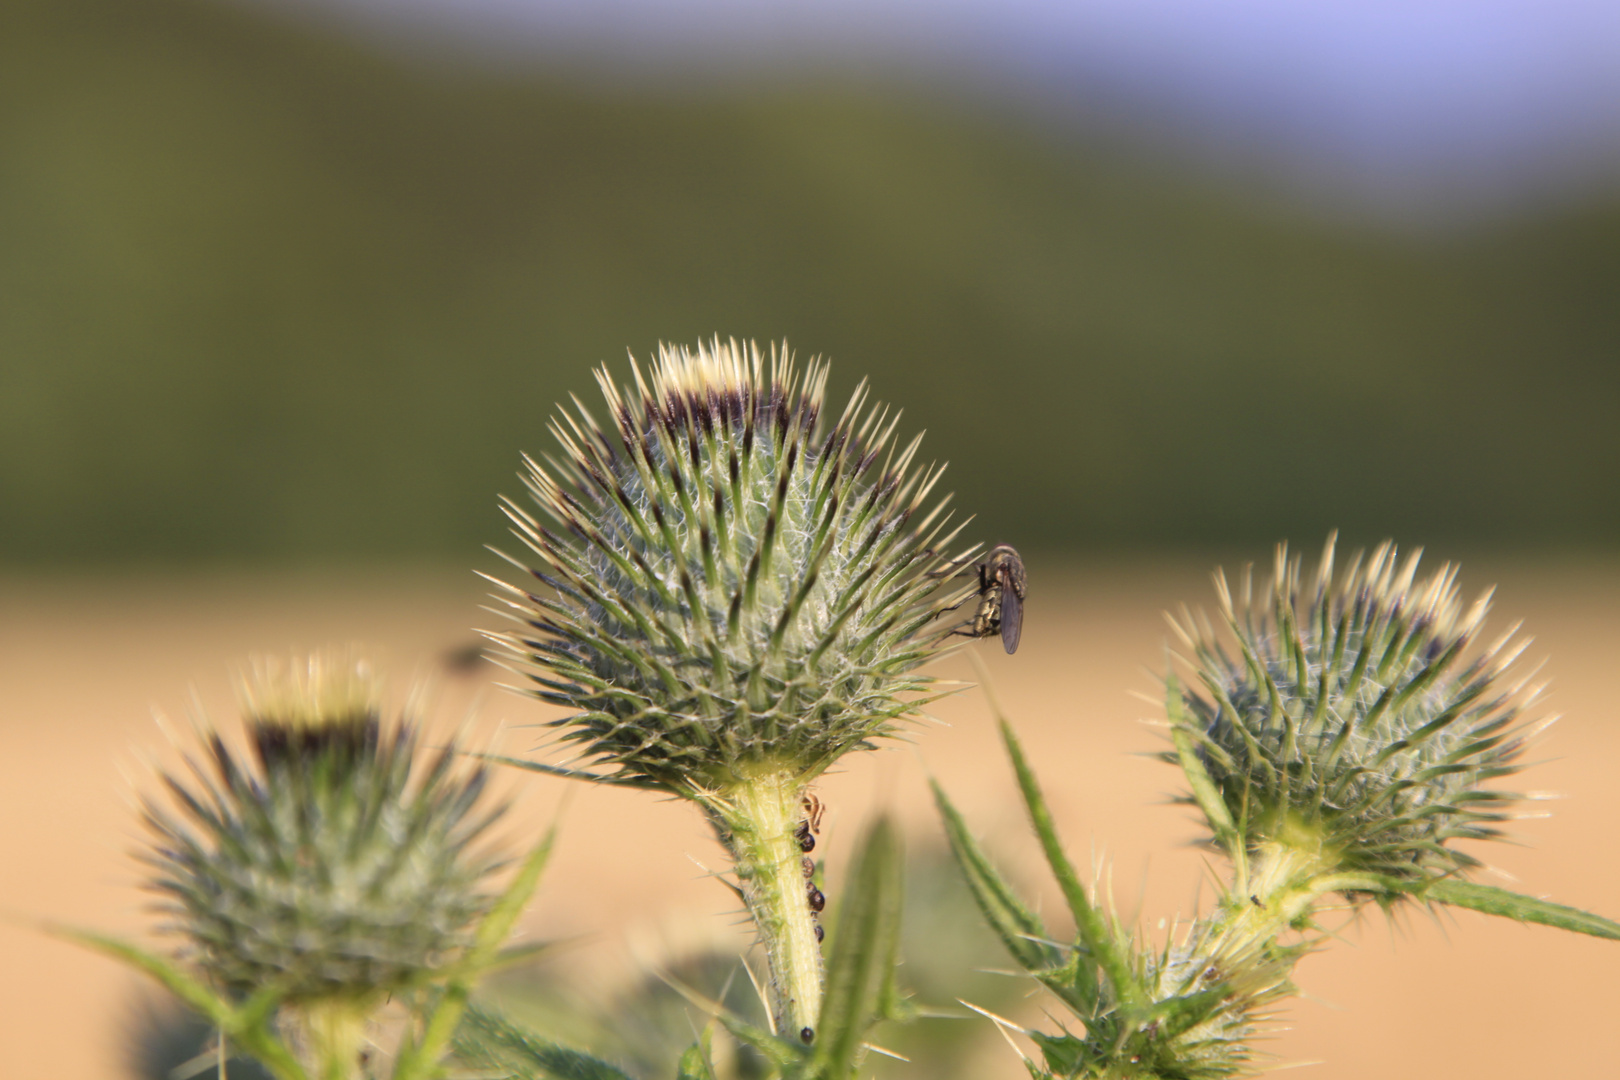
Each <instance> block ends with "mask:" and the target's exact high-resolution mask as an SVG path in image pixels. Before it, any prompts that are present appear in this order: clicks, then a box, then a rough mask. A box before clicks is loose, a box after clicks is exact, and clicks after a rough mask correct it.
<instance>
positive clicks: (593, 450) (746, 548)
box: [498, 339, 971, 1037]
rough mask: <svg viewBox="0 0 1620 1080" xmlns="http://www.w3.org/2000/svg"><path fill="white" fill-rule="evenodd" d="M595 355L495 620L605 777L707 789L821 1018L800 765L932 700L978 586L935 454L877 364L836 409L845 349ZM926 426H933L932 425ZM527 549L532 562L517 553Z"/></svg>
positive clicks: (811, 1010)
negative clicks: (934, 666) (935, 663)
mask: <svg viewBox="0 0 1620 1080" xmlns="http://www.w3.org/2000/svg"><path fill="white" fill-rule="evenodd" d="M631 374H632V377H633V382H632V384H631V385H629V386H620V385H618V384H616V383H615V382H614V381H613V380H612V378H611V377H610V376H609V374H608V373H607V371H606V370H605V369H604V370H601V371H599V372H598V373H597V382H598V384H599V385H600V386H601V389H602V395H603V397H604V398H605V399H606V404H607V411H608V415H609V417H610V419H611V426H610V427H608V428H604V427H603V426H601V425H599V424H598V423H597V421H596V419H595V418H594V417H593V416H592V415H591V413H590V411H589V410H588V409H587V408H586V407H585V406H584V405H582V404H580V403H579V402H578V401H577V400H576V401H575V410H574V411H573V412H568V411H564V412H563V413H561V414H559V415H558V416H557V417H556V418H555V419H554V420H553V421H552V424H551V430H552V432H553V434H554V435H555V436H556V438H557V441H558V443H559V444H560V446H561V451H562V452H561V454H560V455H559V456H558V457H556V458H548V459H547V462H548V464H547V465H544V466H543V465H540V464H537V463H535V462H532V461H531V462H529V466H528V473H527V476H526V477H525V482H526V483H527V485H528V488H529V491H530V494H531V495H532V496H533V498H534V501H535V503H537V504H538V507H539V510H540V516H539V517H535V516H533V515H531V514H529V513H528V512H527V511H525V510H523V509H522V508H520V507H519V506H517V505H516V504H512V503H508V505H507V508H506V509H507V513H508V515H509V516H510V518H511V519H512V521H513V523H514V525H515V526H516V529H515V531H516V533H517V535H518V536H519V537H520V538H521V539H522V541H523V542H524V543H525V544H526V545H527V547H528V548H529V550H530V551H531V552H532V553H533V554H534V556H535V557H536V558H537V559H538V560H539V565H538V566H536V567H534V568H533V569H530V568H528V567H526V566H524V565H523V564H522V563H517V565H518V566H519V567H520V568H522V569H524V570H526V571H527V572H529V573H530V574H532V576H533V578H534V579H535V580H536V581H537V582H539V583H540V585H541V586H543V588H541V589H539V590H538V591H529V590H528V589H520V588H516V587H514V586H509V585H508V586H504V588H506V589H507V591H508V596H509V602H510V605H511V608H512V611H513V614H514V617H515V619H516V621H517V622H518V623H519V624H520V627H519V629H518V630H516V631H514V632H512V633H508V634H504V635H498V640H500V641H502V642H503V643H504V644H505V646H506V648H507V649H508V650H509V651H510V652H511V653H512V654H513V656H514V659H515V660H516V661H517V663H518V664H519V666H521V667H524V668H526V669H527V670H528V671H529V672H530V673H531V677H532V678H533V680H534V683H535V686H536V689H535V691H534V692H535V694H536V696H538V697H539V698H541V699H542V700H544V701H547V702H550V703H552V704H556V705H561V706H564V707H565V708H567V709H569V710H571V711H570V713H569V715H567V716H564V717H562V718H561V719H559V720H556V721H554V723H555V725H556V726H557V727H558V729H559V731H560V733H561V737H562V739H563V740H565V741H567V742H570V743H574V744H577V748H578V752H579V755H580V757H581V758H582V759H584V760H586V761H588V762H591V763H594V764H596V765H598V766H601V767H604V768H607V769H609V770H611V771H609V772H607V773H605V774H599V775H598V778H599V779H604V780H607V781H609V782H613V783H620V784H630V785H634V786H639V787H651V788H657V789H660V790H664V791H668V792H671V793H673V794H676V795H679V796H682V797H684V798H688V799H692V800H694V801H696V802H698V803H699V804H700V805H702V806H703V808H704V809H705V811H706V812H707V814H708V816H709V818H710V820H711V822H712V823H713V825H714V827H715V830H716V833H717V835H718V836H719V838H720V840H721V843H722V844H724V845H725V847H726V849H727V850H728V852H730V854H731V856H732V858H733V861H734V865H735V869H736V874H737V878H738V883H737V888H738V891H739V892H740V893H741V894H742V896H743V898H744V900H745V902H746V903H747V904H748V908H749V911H750V913H751V914H752V915H753V917H754V921H755V924H756V926H757V927H758V929H759V932H760V937H761V938H762V940H763V941H764V943H765V946H766V952H767V956H768V958H769V961H770V967H771V972H772V996H773V1000H774V1002H775V1005H776V1020H777V1024H778V1030H781V1031H787V1032H793V1033H798V1034H799V1035H800V1036H801V1037H802V1036H803V1033H804V1032H806V1031H809V1032H810V1033H811V1037H813V1035H814V1027H815V1020H816V1014H817V1009H818V1008H819V1004H820V979H821V970H820V964H821V960H820V953H819V949H818V946H817V942H816V938H815V930H816V927H815V923H814V920H813V918H812V912H811V911H810V907H809V902H808V899H807V894H806V891H805V887H804V883H803V879H802V871H801V865H800V860H801V857H802V853H801V852H800V850H799V846H798V844H797V843H796V842H795V840H794V834H795V832H796V831H797V828H798V826H799V825H800V824H801V819H802V816H803V809H802V805H803V800H804V794H805V791H804V789H805V785H806V784H807V783H808V782H809V781H811V780H812V779H814V778H815V777H816V776H818V775H820V774H821V773H822V772H823V771H825V770H826V769H827V767H828V766H830V765H831V764H832V763H833V762H834V761H836V760H838V758H839V757H841V756H842V755H844V754H846V753H849V752H850V751H852V750H860V749H867V748H869V747H871V746H872V745H873V743H874V741H875V740H877V739H879V738H882V737H884V736H887V735H891V734H893V733H894V732H895V731H896V729H897V727H898V725H899V723H900V722H901V721H903V720H904V719H907V718H909V717H911V716H913V715H914V714H915V712H916V710H917V708H918V707H919V705H920V704H921V700H920V699H921V697H922V695H923V693H924V692H925V691H926V690H927V689H928V688H929V686H930V681H931V680H929V679H928V678H927V677H925V676H923V675H921V674H920V673H918V671H917V668H918V667H919V666H920V665H921V664H922V663H923V662H924V661H925V660H927V659H929V657H930V656H931V655H932V654H933V652H934V650H935V648H936V646H938V645H939V644H940V643H941V642H942V641H943V640H944V638H945V637H946V636H948V635H949V634H950V632H951V630H952V627H950V626H949V625H945V624H943V623H942V622H938V621H936V620H938V617H939V616H940V615H941V614H942V613H944V612H945V611H948V610H950V609H951V608H952V607H954V606H957V605H959V604H960V603H961V602H962V601H963V600H965V599H966V597H967V596H968V595H970V594H971V587H966V588H964V587H962V586H961V585H960V584H953V581H957V582H959V580H960V577H959V575H960V573H961V565H962V564H961V562H960V561H952V560H950V559H949V558H948V557H947V556H946V555H945V554H944V553H943V549H944V548H945V547H946V546H947V545H948V544H949V543H950V542H951V540H952V539H953V538H954V535H955V534H954V531H951V532H948V531H947V522H948V517H947V516H946V515H945V514H944V513H943V503H941V504H938V505H936V506H935V507H934V508H933V509H931V510H926V511H925V510H924V503H925V501H926V500H927V498H928V496H929V494H930V492H931V491H932V490H933V487H934V485H935V482H936V481H937V480H938V478H939V470H937V469H934V468H928V469H925V470H922V471H920V472H919V471H916V470H915V469H914V468H913V463H914V461H915V458H916V455H917V448H918V440H917V439H913V440H912V441H911V442H909V443H907V444H905V445H904V446H900V445H898V444H897V443H896V441H895V440H896V430H897V428H898V424H899V419H900V418H899V414H898V413H891V412H890V411H889V410H888V409H885V408H875V407H871V406H869V404H868V400H867V392H866V388H865V384H864V383H862V384H861V386H860V387H859V388H857V390H856V391H855V394H854V396H853V397H852V398H851V399H850V401H849V403H848V404H847V405H846V406H845V407H844V410H843V412H842V414H840V415H839V416H837V417H836V419H833V420H832V422H831V423H827V422H826V420H827V418H826V417H825V416H824V391H825V387H826V381H827V368H826V366H825V365H824V364H822V363H820V362H815V361H813V362H811V363H810V364H809V365H808V366H806V367H805V368H804V369H803V370H801V369H800V368H798V367H797V366H796V365H795V364H794V362H793V361H792V359H791V358H790V357H789V356H788V354H787V353H786V351H785V349H784V350H782V351H780V352H779V351H777V350H775V349H773V350H772V352H771V354H770V357H769V365H768V368H767V364H766V360H765V358H764V357H762V356H761V354H760V352H759V350H758V349H757V348H756V347H754V346H753V345H747V346H743V345H739V344H738V343H736V342H735V341H732V342H725V343H722V342H720V341H719V340H718V339H716V340H715V341H713V342H711V343H710V344H708V345H706V346H705V345H700V346H699V347H698V348H697V350H696V351H690V350H687V349H685V348H679V349H669V348H664V349H661V350H660V351H659V354H658V358H657V361H656V362H655V363H654V364H653V365H652V368H651V371H650V372H648V373H645V374H644V373H643V371H642V369H641V367H640V366H639V365H636V364H635V363H634V361H632V365H631ZM919 438H920V437H919ZM514 562H517V561H516V560H514Z"/></svg>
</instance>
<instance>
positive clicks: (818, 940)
mask: <svg viewBox="0 0 1620 1080" xmlns="http://www.w3.org/2000/svg"><path fill="white" fill-rule="evenodd" d="M826 936H827V931H825V930H823V929H822V928H821V924H820V923H816V944H817V945H820V944H821V939H822V938H824V937H826Z"/></svg>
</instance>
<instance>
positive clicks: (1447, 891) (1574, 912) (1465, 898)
mask: <svg viewBox="0 0 1620 1080" xmlns="http://www.w3.org/2000/svg"><path fill="white" fill-rule="evenodd" d="M1419 895H1421V896H1422V898H1423V899H1425V900H1432V901H1438V902H1439V903H1442V904H1451V905H1452V906H1454V907H1465V908H1471V909H1473V910H1474V911H1482V912H1484V913H1485V914H1486V915H1501V916H1504V917H1506V918H1509V919H1518V920H1519V921H1520V922H1534V923H1541V924H1543V925H1544V926H1554V927H1557V928H1558V929H1560V930H1573V931H1575V932H1576V933H1578V934H1591V935H1592V936H1593V937H1602V938H1612V939H1614V940H1617V941H1620V923H1616V922H1614V921H1612V920H1610V919H1605V918H1604V917H1603V916H1601V915H1593V914H1591V913H1590V912H1586V911H1581V910H1579V909H1578V908H1572V907H1566V906H1564V905H1563V904H1555V903H1553V902H1552V901H1550V900H1538V899H1536V898H1535V897H1533V896H1524V895H1522V894H1520V893H1516V892H1509V891H1508V890H1506V889H1498V888H1496V887H1494V886H1491V885H1475V884H1473V883H1472V882H1467V881H1437V882H1435V883H1434V884H1433V885H1431V886H1429V887H1428V888H1427V889H1424V890H1423V891H1422V892H1421V893H1420V894H1419Z"/></svg>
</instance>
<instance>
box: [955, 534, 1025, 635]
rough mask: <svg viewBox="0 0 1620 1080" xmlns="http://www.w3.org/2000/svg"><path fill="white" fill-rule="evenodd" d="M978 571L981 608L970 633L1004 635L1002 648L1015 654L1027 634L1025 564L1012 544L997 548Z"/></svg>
mask: <svg viewBox="0 0 1620 1080" xmlns="http://www.w3.org/2000/svg"><path fill="white" fill-rule="evenodd" d="M976 569H977V570H978V571H979V607H978V610H977V611H975V612H974V613H973V627H972V629H971V630H970V631H968V633H969V635H970V636H972V637H994V636H995V635H996V634H1000V635H1001V645H1002V648H1004V649H1006V650H1007V651H1008V652H1009V653H1015V652H1017V651H1018V638H1019V636H1020V635H1021V634H1022V633H1023V632H1024V593H1025V590H1026V588H1027V585H1026V580H1025V576H1024V560H1023V559H1020V558H1019V557H1018V552H1017V551H1015V550H1013V547H1012V545H1011V544H997V545H996V546H995V547H993V548H991V549H990V553H989V554H988V555H986V556H985V557H984V561H983V562H981V563H979V564H978V566H977V567H976Z"/></svg>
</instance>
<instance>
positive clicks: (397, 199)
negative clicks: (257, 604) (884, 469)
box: [0, 0, 1620, 566]
mask: <svg viewBox="0 0 1620 1080" xmlns="http://www.w3.org/2000/svg"><path fill="white" fill-rule="evenodd" d="M0 15H3V19H4V25H3V27H0V560H3V561H4V562H5V563H7V564H11V565H14V566H17V565H37V564H50V563H55V564H68V563H77V564H91V563H94V564H108V563H123V562H132V563H142V564H150V563H178V562H196V561H210V562H266V561H276V562H308V561H322V560H352V559H355V558H363V557H371V556H379V557H410V558H427V559H453V560H464V559H472V558H475V557H476V552H477V547H478V545H479V544H480V543H483V542H489V541H498V540H499V539H500V538H501V537H502V535H503V529H502V525H501V519H500V517H499V515H498V513H497V512H496V509H495V495H496V493H497V492H506V493H515V489H517V487H518V483H517V481H516V479H515V475H514V474H515V472H516V469H517V466H518V455H519V453H520V452H522V451H529V452H531V453H539V452H543V451H545V450H547V449H548V446H549V436H548V435H547V434H546V431H545V422H546V419H547V417H548V416H549V415H550V413H551V410H552V407H553V403H554V402H555V401H557V400H558V399H559V398H562V397H564V396H565V395H567V394H568V393H569V392H575V393H579V394H581V396H582V397H589V396H591V395H592V394H594V388H593V385H592V380H591V375H590V369H591V368H592V367H593V366H595V365H597V364H599V363H602V362H608V363H609V364H610V365H612V367H613V369H614V370H615V371H616V372H619V373H621V374H622V373H623V372H624V371H625V366H624V356H625V352H626V350H627V349H628V350H631V351H633V352H634V353H635V354H636V355H637V356H639V357H645V356H646V355H647V354H648V352H650V351H651V350H652V349H653V348H654V347H655V346H656V344H657V343H658V342H659V341H670V342H677V343H681V342H684V343H692V342H695V341H696V340H698V339H700V338H705V337H708V336H709V335H712V334H714V333H717V332H718V333H720V334H723V335H736V336H739V337H755V338H758V339H760V340H762V341H764V340H767V339H781V338H784V337H785V338H786V339H787V340H788V341H789V342H790V343H791V344H792V346H793V347H794V348H795V349H796V350H798V351H799V352H800V353H801V354H802V355H810V354H823V355H827V356H829V357H830V358H831V359H832V360H833V364H834V367H833V371H834V378H833V393H834V395H835V396H837V397H841V396H843V395H844V394H847V392H848V391H849V390H850V389H852V388H853V386H854V384H855V381H856V379H857V378H859V377H860V376H862V375H867V376H870V378H871V380H872V382H873V385H874V388H875V391H876V393H877V395H878V396H879V397H881V398H883V399H885V400H889V401H892V402H895V403H897V404H900V405H902V406H904V408H905V410H906V417H907V421H906V422H907V424H908V425H909V428H910V430H913V431H915V430H918V429H922V428H926V429H927V431H928V438H927V440H926V442H925V449H926V456H932V457H935V458H941V459H948V460H950V462H951V463H952V464H951V469H950V472H949V474H948V478H947V479H948V482H947V487H952V488H954V489H955V490H956V491H957V492H958V497H959V505H960V506H961V507H963V508H965V509H967V510H970V511H972V512H975V513H977V514H978V515H979V516H980V519H981V522H982V524H981V525H980V526H978V527H976V534H977V535H979V536H981V537H982V538H984V539H987V540H996V539H1006V540H1010V541H1012V542H1014V543H1018V544H1019V545H1021V546H1027V547H1028V548H1031V549H1047V550H1053V551H1055V550H1061V549H1072V550H1100V549H1121V548H1126V549H1131V550H1140V549H1148V548H1165V547H1177V546H1193V545H1197V546H1210V545H1228V544H1234V545H1235V544H1242V545H1245V546H1249V545H1254V544H1269V543H1270V542H1271V541H1273V540H1275V539H1277V538H1280V537H1284V536H1289V537H1292V538H1294V539H1295V540H1297V541H1300V542H1303V543H1305V544H1307V545H1308V546H1314V544H1315V543H1316V542H1318V541H1319V540H1320V538H1321V536H1322V535H1323V534H1325V533H1326V532H1327V530H1328V529H1329V528H1331V527H1334V526H1340V527H1342V528H1344V530H1345V531H1346V533H1347V534H1348V536H1349V538H1350V539H1351V540H1354V541H1365V540H1376V539H1378V538H1380V537H1382V536H1384V535H1396V536H1398V537H1400V538H1401V539H1403V540H1405V541H1407V542H1421V543H1429V544H1440V543H1448V544H1452V545H1459V544H1462V545H1467V546H1470V547H1481V546H1486V547H1497V548H1520V549H1523V548H1535V549H1546V548H1580V549H1594V548H1595V549H1601V550H1613V549H1614V548H1615V547H1616V544H1617V542H1620V500H1617V499H1616V497H1615V495H1616V491H1617V489H1620V485H1617V480H1620V438H1617V435H1616V431H1615V427H1616V420H1617V418H1620V364H1617V363H1616V360H1617V358H1620V357H1617V351H1620V350H1617V346H1620V305H1617V304H1616V287H1617V286H1620V196H1616V195H1613V194H1611V195H1609V196H1606V197H1604V196H1601V195H1594V196H1591V197H1589V198H1587V199H1585V200H1584V201H1582V202H1580V203H1573V202H1565V203H1562V204H1558V205H1546V206H1543V207H1542V208H1540V209H1538V210H1534V211H1525V212H1522V213H1518V214H1516V215H1514V216H1511V217H1503V218H1498V219H1494V220H1490V221H1483V222H1477V223H1475V224H1473V225H1471V226H1468V227H1459V228H1449V229H1435V230H1410V229H1405V230H1403V229H1399V228H1396V227H1393V226H1371V225H1368V224H1366V223H1365V222H1361V223H1357V222H1355V221H1354V220H1352V219H1349V218H1344V217H1341V218H1338V219H1335V218H1333V217H1331V216H1328V215H1313V214H1310V213H1307V212H1305V211H1304V210H1303V209H1301V208H1300V206H1299V205H1298V204H1297V203H1290V202H1286V201H1281V200H1277V199H1275V198H1269V197H1267V196H1266V195H1265V193H1264V190H1263V189H1262V188H1261V187H1259V186H1254V187H1247V186H1245V185H1243V184H1240V183H1238V182H1236V181H1234V180H1233V179H1231V176H1230V174H1229V173H1222V174H1217V173H1216V172H1214V171H1212V170H1200V169H1199V168H1197V167H1194V166H1192V165H1190V164H1186V163H1185V162H1184V161H1183V162H1180V163H1178V162H1177V160H1176V159H1173V158H1167V157H1162V156H1160V157H1155V156H1153V155H1151V154H1146V153H1140V152H1136V151H1133V150H1132V149H1131V148H1130V145H1129V143H1128V140H1122V139H1110V138H1102V137H1100V136H1099V137H1088V136H1086V135H1084V134H1083V133H1081V132H1080V131H1079V130H1077V129H1074V128H1063V127H1060V126H1055V125H1050V124H1043V123H1041V122H1039V120H1038V118H1037V117H1036V116H1035V115H1034V114H1033V113H1031V112H1019V111H1017V110H1014V109H1010V108H1004V107H998V106H995V105H991V104H983V103H981V104H973V103H972V100H971V98H970V97H969V96H967V95H963V94H952V93H949V92H944V93H940V92H936V90H937V89H939V88H937V87H930V86H928V85H925V84H923V83H920V82H918V81H916V80H894V81H888V82H885V81H882V80H876V79H870V78H857V77H853V76H846V77H834V76H831V75H828V76H825V77H813V76H811V75H809V74H801V75H799V76H797V77H795V78H793V79H790V80H780V81H777V82H774V83H771V84H770V85H765V84H763V83H762V82H759V81H756V82H753V83H750V84H748V85H746V86H744V85H739V84H732V83H717V84H715V85H711V86H708V87H706V88H704V87H697V86H690V87H685V88H683V89H682V90H681V91H680V92H679V93H670V94H660V93H658V92H657V83H656V80H646V79H641V80H637V81H635V82H634V83H633V84H632V85H630V86H629V87H628V88H625V89H621V90H619V91H617V92H616V91H614V90H612V89H610V87H611V85H612V83H613V79H612V73H611V72H599V73H597V74H598V77H597V78H595V79H594V80H592V81H590V83H589V84H587V83H586V82H583V81H581V80H578V79H570V78H568V77H565V76H564V75H563V74H562V73H560V72H556V71H553V72H552V73H551V74H549V75H548V74H547V73H546V71H547V70H549V69H545V68H544V67H542V66H540V65H532V66H528V67H525V66H522V65H512V64H508V65H505V66H498V65H496V66H492V65H483V66H480V65H477V64H474V63H471V62H466V61H455V60H451V59H446V58H442V57H441V58H437V59H428V58H420V57H419V58H416V59H411V58H409V57H407V56H405V55H404V54H403V53H401V52H398V51H394V52H389V51H386V50H383V49H381V48H373V47H370V46H367V45H365V44H363V43H362V42H361V41H360V40H359V39H358V38H354V37H349V36H344V35H341V34H339V33H337V32H336V31H327V30H321V29H318V28H317V27H316V24H314V23H310V24H308V25H305V24H304V23H302V22H300V21H298V20H296V19H294V18H293V17H292V16H290V15H277V14H273V13H270V12H268V11H263V10H258V9H250V8H248V7H239V6H234V5H227V4H224V3H218V2H205V0H51V2H41V0H7V2H6V3H5V5H4V7H3V9H0ZM1609 190H1610V191H1612V189H1609ZM1251 550H1252V548H1251Z"/></svg>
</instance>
